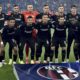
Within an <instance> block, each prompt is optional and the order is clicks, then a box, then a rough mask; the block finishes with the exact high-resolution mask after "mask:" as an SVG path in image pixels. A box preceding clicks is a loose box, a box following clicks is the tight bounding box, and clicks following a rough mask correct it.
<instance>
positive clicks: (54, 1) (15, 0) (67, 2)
mask: <svg viewBox="0 0 80 80" xmlns="http://www.w3.org/2000/svg"><path fill="white" fill-rule="evenodd" d="M0 4H2V6H3V12H7V11H11V10H12V7H13V5H14V4H18V5H19V6H20V9H21V10H22V11H23V10H25V9H26V5H27V4H33V5H34V9H37V10H38V11H40V12H42V7H43V5H44V4H49V6H50V8H51V10H52V11H54V12H55V11H56V10H57V7H58V6H59V5H60V4H63V5H64V6H65V13H66V12H69V9H70V6H71V5H72V4H75V5H77V6H78V9H79V10H78V11H79V13H80V0H0Z"/></svg>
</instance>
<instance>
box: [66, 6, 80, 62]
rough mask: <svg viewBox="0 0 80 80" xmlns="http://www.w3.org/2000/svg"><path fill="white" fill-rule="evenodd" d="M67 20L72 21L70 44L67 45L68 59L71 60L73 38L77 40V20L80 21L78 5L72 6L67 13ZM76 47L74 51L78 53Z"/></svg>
mask: <svg viewBox="0 0 80 80" xmlns="http://www.w3.org/2000/svg"><path fill="white" fill-rule="evenodd" d="M67 21H68V22H69V23H70V25H68V26H69V28H68V46H67V61H69V54H70V48H71V44H72V42H73V40H77V35H78V34H77V29H78V26H77V25H76V22H78V21H79V22H80V16H79V14H78V13H77V7H76V6H75V5H72V6H71V12H70V13H69V14H67ZM76 51H77V50H76V49H74V53H76Z"/></svg>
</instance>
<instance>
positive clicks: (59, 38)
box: [51, 17, 66, 63]
mask: <svg viewBox="0 0 80 80" xmlns="http://www.w3.org/2000/svg"><path fill="white" fill-rule="evenodd" d="M53 24H54V26H55V27H54V35H53V38H52V45H51V46H52V47H51V49H52V50H53V52H54V53H55V62H56V63H58V49H59V45H60V47H61V48H62V62H64V60H65V56H66V22H65V18H64V17H59V18H58V21H56V22H54V23H53Z"/></svg>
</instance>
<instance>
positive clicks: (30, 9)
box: [22, 4, 39, 62]
mask: <svg viewBox="0 0 80 80" xmlns="http://www.w3.org/2000/svg"><path fill="white" fill-rule="evenodd" d="M22 14H23V15H24V19H25V22H26V21H27V18H28V17H29V16H32V19H33V22H34V23H35V22H36V16H37V15H38V14H39V13H38V11H36V10H34V8H33V5H32V4H29V5H27V10H26V11H23V12H22ZM32 34H33V38H34V40H35V38H36V34H37V33H36V30H35V29H34V30H33V32H32ZM28 52H29V48H28V44H27V45H26V55H27V58H26V62H28Z"/></svg>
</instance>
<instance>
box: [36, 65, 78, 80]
mask: <svg viewBox="0 0 80 80" xmlns="http://www.w3.org/2000/svg"><path fill="white" fill-rule="evenodd" d="M37 74H38V75H39V76H41V77H42V78H44V79H49V80H72V79H76V78H78V77H79V73H78V72H77V71H75V70H74V69H71V68H68V67H63V66H54V65H48V66H43V67H39V68H38V69H37Z"/></svg>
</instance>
